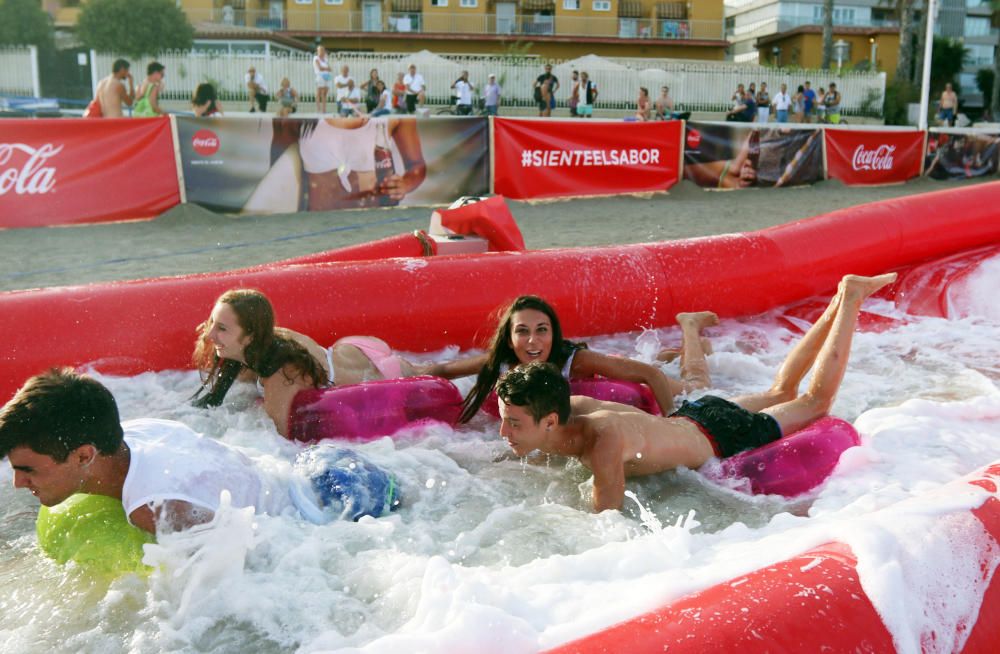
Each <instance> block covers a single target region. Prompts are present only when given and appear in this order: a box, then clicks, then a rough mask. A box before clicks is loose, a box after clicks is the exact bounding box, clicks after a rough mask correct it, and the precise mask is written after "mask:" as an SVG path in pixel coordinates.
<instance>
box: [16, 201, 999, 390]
mask: <svg viewBox="0 0 1000 654" xmlns="http://www.w3.org/2000/svg"><path fill="white" fill-rule="evenodd" d="M998 197H1000V182H994V183H990V184H980V185H976V186H970V187H966V188H962V189H957V190H948V191H938V192H935V193H928V194H924V195H915V196H908V197H902V198H897V199H894V200H887V201H883V202H877V203H872V204H868V205H864V206H860V207H852V208H849V209H843V210H839V211H835V212H832V213H829V214H826V215H824V216H819V217H816V218H811V219H808V220H802V221H798V222H794V223H790V224H787V225H781V226H779V227H773V228H770V229H765V230H762V231H759V232H752V233H747V234H733V235H724V236H717V237H712V238H700V239H692V240H685V241H675V242H669V243H653V244H642V245H620V246H610V247H589V248H572V249H557V250H539V251H526V252H497V253H488V254H483V255H458V256H442V257H432V258H426V259H424V258H421V259H413V258H397V259H388V260H382V261H353V262H343V263H324V264H313V265H275V266H272V267H265V268H256V269H251V270H244V271H234V272H229V273H221V274H219V273H213V274H204V275H191V276H185V277H172V278H161V279H152V280H143V281H133V282H123V283H110V284H92V285H88V286H76V287H64V288H50V289H42V290H33V291H15V292H9V293H3V294H0V334H2V335H3V341H4V349H3V353H2V355H0V356H2V364H3V370H4V375H3V378H2V380H0V401H6V400H7V399H9V398H10V397H11V395H12V394H13V392H14V391H15V390H16V389H17V388H18V386H19V385H20V384H21V383H22V382H23V381H24V380H25V379H26V378H27V377H29V376H31V375H33V374H36V373H38V372H40V371H42V370H45V369H47V368H49V367H51V366H55V365H70V366H79V365H86V364H95V365H97V366H98V367H99V368H100V369H103V370H105V371H108V372H114V373H118V374H129V375H130V374H137V373H140V372H144V371H150V370H166V369H185V368H188V367H190V356H191V350H192V345H193V342H194V334H195V328H196V326H197V325H198V324H199V323H200V322H201V321H203V320H204V319H205V317H206V316H207V315H208V313H209V311H210V309H211V306H212V303H213V302H214V300H215V298H216V297H218V296H219V295H220V294H221V293H222V292H223V291H225V290H227V289H230V288H235V287H251V288H257V289H260V290H261V291H263V292H264V293H266V294H267V295H268V296H269V297H270V298H271V299H272V301H273V303H274V306H275V310H276V312H277V315H278V316H279V320H280V322H281V324H282V325H284V326H286V327H289V328H291V329H294V330H296V331H300V332H303V333H306V334H308V335H310V336H312V337H313V338H315V339H316V340H317V341H318V342H320V343H324V344H326V343H332V342H333V341H334V340H336V339H337V338H338V337H341V336H345V335H349V334H373V335H376V336H379V337H382V338H384V339H385V340H386V341H388V342H389V343H390V344H391V345H393V346H394V347H396V348H400V349H403V350H414V351H426V350H432V349H437V348H441V347H444V346H445V345H449V344H456V345H459V346H461V347H469V346H471V345H473V344H474V343H475V342H476V341H477V339H482V338H486V337H487V334H486V333H485V330H488V329H489V326H488V322H489V321H488V320H487V318H488V316H489V315H490V314H491V312H492V311H493V310H494V309H495V308H496V307H498V306H499V305H501V304H503V303H505V302H508V301H509V300H510V299H511V298H513V297H515V296H517V295H520V294H523V293H536V294H539V295H542V296H545V297H546V298H547V299H548V300H549V301H550V302H552V304H553V305H554V306H555V307H556V309H557V310H558V311H559V314H560V316H561V317H562V320H563V323H564V329H565V330H566V333H567V334H569V335H591V334H609V333H615V332H623V331H630V330H635V329H639V328H643V327H659V326H666V325H670V324H672V323H673V320H674V315H675V314H676V313H677V312H679V311H691V310H700V309H706V308H710V309H712V310H714V311H716V312H717V313H719V315H721V316H724V317H725V316H743V315H752V314H755V313H759V312H762V311H765V310H768V309H770V308H772V307H775V306H780V305H783V304H787V303H790V302H793V301H796V300H799V299H802V298H805V297H809V296H812V295H816V294H819V293H824V292H829V291H832V289H833V288H834V287H835V286H836V283H837V281H838V280H839V278H840V277H841V276H842V275H843V274H845V273H848V272H851V273H857V274H874V273H881V272H885V271H887V270H893V269H899V268H902V267H905V266H910V265H913V264H916V263H919V262H923V261H927V260H931V259H934V258H938V257H942V256H946V255H952V254H954V253H957V252H961V251H963V250H967V249H970V248H977V247H982V246H985V245H988V244H994V243H997V242H1000V221H997V220H996V219H995V216H994V213H995V209H994V207H995V204H996V200H997V198H998Z"/></svg>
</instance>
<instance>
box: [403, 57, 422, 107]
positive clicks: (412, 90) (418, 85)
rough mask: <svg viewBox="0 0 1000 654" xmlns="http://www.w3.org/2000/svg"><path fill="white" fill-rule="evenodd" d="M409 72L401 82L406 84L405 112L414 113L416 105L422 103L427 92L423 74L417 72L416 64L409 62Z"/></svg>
mask: <svg viewBox="0 0 1000 654" xmlns="http://www.w3.org/2000/svg"><path fill="white" fill-rule="evenodd" d="M409 70H410V72H408V73H407V74H406V76H405V77H403V84H405V85H406V113H408V114H412V113H416V111H417V105H418V104H423V103H424V98H425V95H426V92H427V83H426V82H424V76H423V75H421V74H420V73H418V72H417V66H416V65H415V64H410V69H409Z"/></svg>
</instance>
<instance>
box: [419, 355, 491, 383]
mask: <svg viewBox="0 0 1000 654" xmlns="http://www.w3.org/2000/svg"><path fill="white" fill-rule="evenodd" d="M487 358H488V356H487V355H486V354H479V355H477V356H474V357H467V358H465V359H456V360H454V361H445V362H444V363H428V364H425V365H423V366H414V370H415V371H416V372H417V374H420V375H434V376H435V377H444V378H445V379H455V378H456V377H467V376H469V375H478V374H479V371H480V370H482V369H483V366H485V365H486V359H487Z"/></svg>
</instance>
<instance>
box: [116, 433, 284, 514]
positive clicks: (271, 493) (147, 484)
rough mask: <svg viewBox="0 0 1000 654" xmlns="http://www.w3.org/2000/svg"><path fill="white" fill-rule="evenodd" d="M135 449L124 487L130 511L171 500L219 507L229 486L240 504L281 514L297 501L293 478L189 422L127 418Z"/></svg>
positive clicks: (127, 439)
mask: <svg viewBox="0 0 1000 654" xmlns="http://www.w3.org/2000/svg"><path fill="white" fill-rule="evenodd" d="M122 428H123V429H124V430H125V443H126V444H127V445H128V447H129V450H130V451H131V456H130V460H129V467H128V474H127V475H126V476H125V484H124V486H123V487H122V505H123V506H124V507H125V514H126V515H128V516H131V515H132V512H133V511H135V510H136V509H138V508H140V507H142V506H145V505H149V504H156V503H159V502H163V501H167V500H180V501H183V502H189V503H190V504H192V505H194V506H196V507H200V508H204V509H208V510H210V511H215V510H216V509H218V508H219V494H220V493H221V492H222V491H223V490H226V491H229V494H230V495H231V496H232V505H233V507H236V508H243V507H247V506H253V507H254V508H255V510H256V512H257V513H268V514H271V515H277V514H280V513H282V512H283V511H284V510H285V509H286V508H287V507H289V506H291V499H290V497H289V488H288V483H287V482H283V481H281V480H279V479H277V478H272V477H270V476H268V475H265V474H263V472H262V471H261V470H260V469H258V468H257V466H255V465H254V463H253V462H252V461H251V460H250V459H248V458H247V457H246V456H244V455H243V454H242V453H240V452H239V451H237V450H235V449H234V448H232V447H229V446H228V445H225V444H223V443H220V442H218V441H215V440H212V439H211V438H205V437H203V436H201V435H200V434H197V433H195V432H194V431H192V430H191V429H190V428H188V427H187V425H184V424H181V423H179V422H174V421H172V420H155V419H151V418H147V419H141V420H129V421H127V422H123V423H122Z"/></svg>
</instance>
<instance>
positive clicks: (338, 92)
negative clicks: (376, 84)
mask: <svg viewBox="0 0 1000 654" xmlns="http://www.w3.org/2000/svg"><path fill="white" fill-rule="evenodd" d="M348 82H350V83H351V84H353V83H354V78H353V77H351V69H350V68H348V67H347V66H341V67H340V74H339V75H337V76H336V77H334V78H333V92H334V97H335V99H336V100H337V111H338V112H340V113H344V98H346V97H347V94H348V93H349V92H350V91H349V89H348ZM358 94H359V95H360V94H361V90H360V89H359V90H358Z"/></svg>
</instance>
